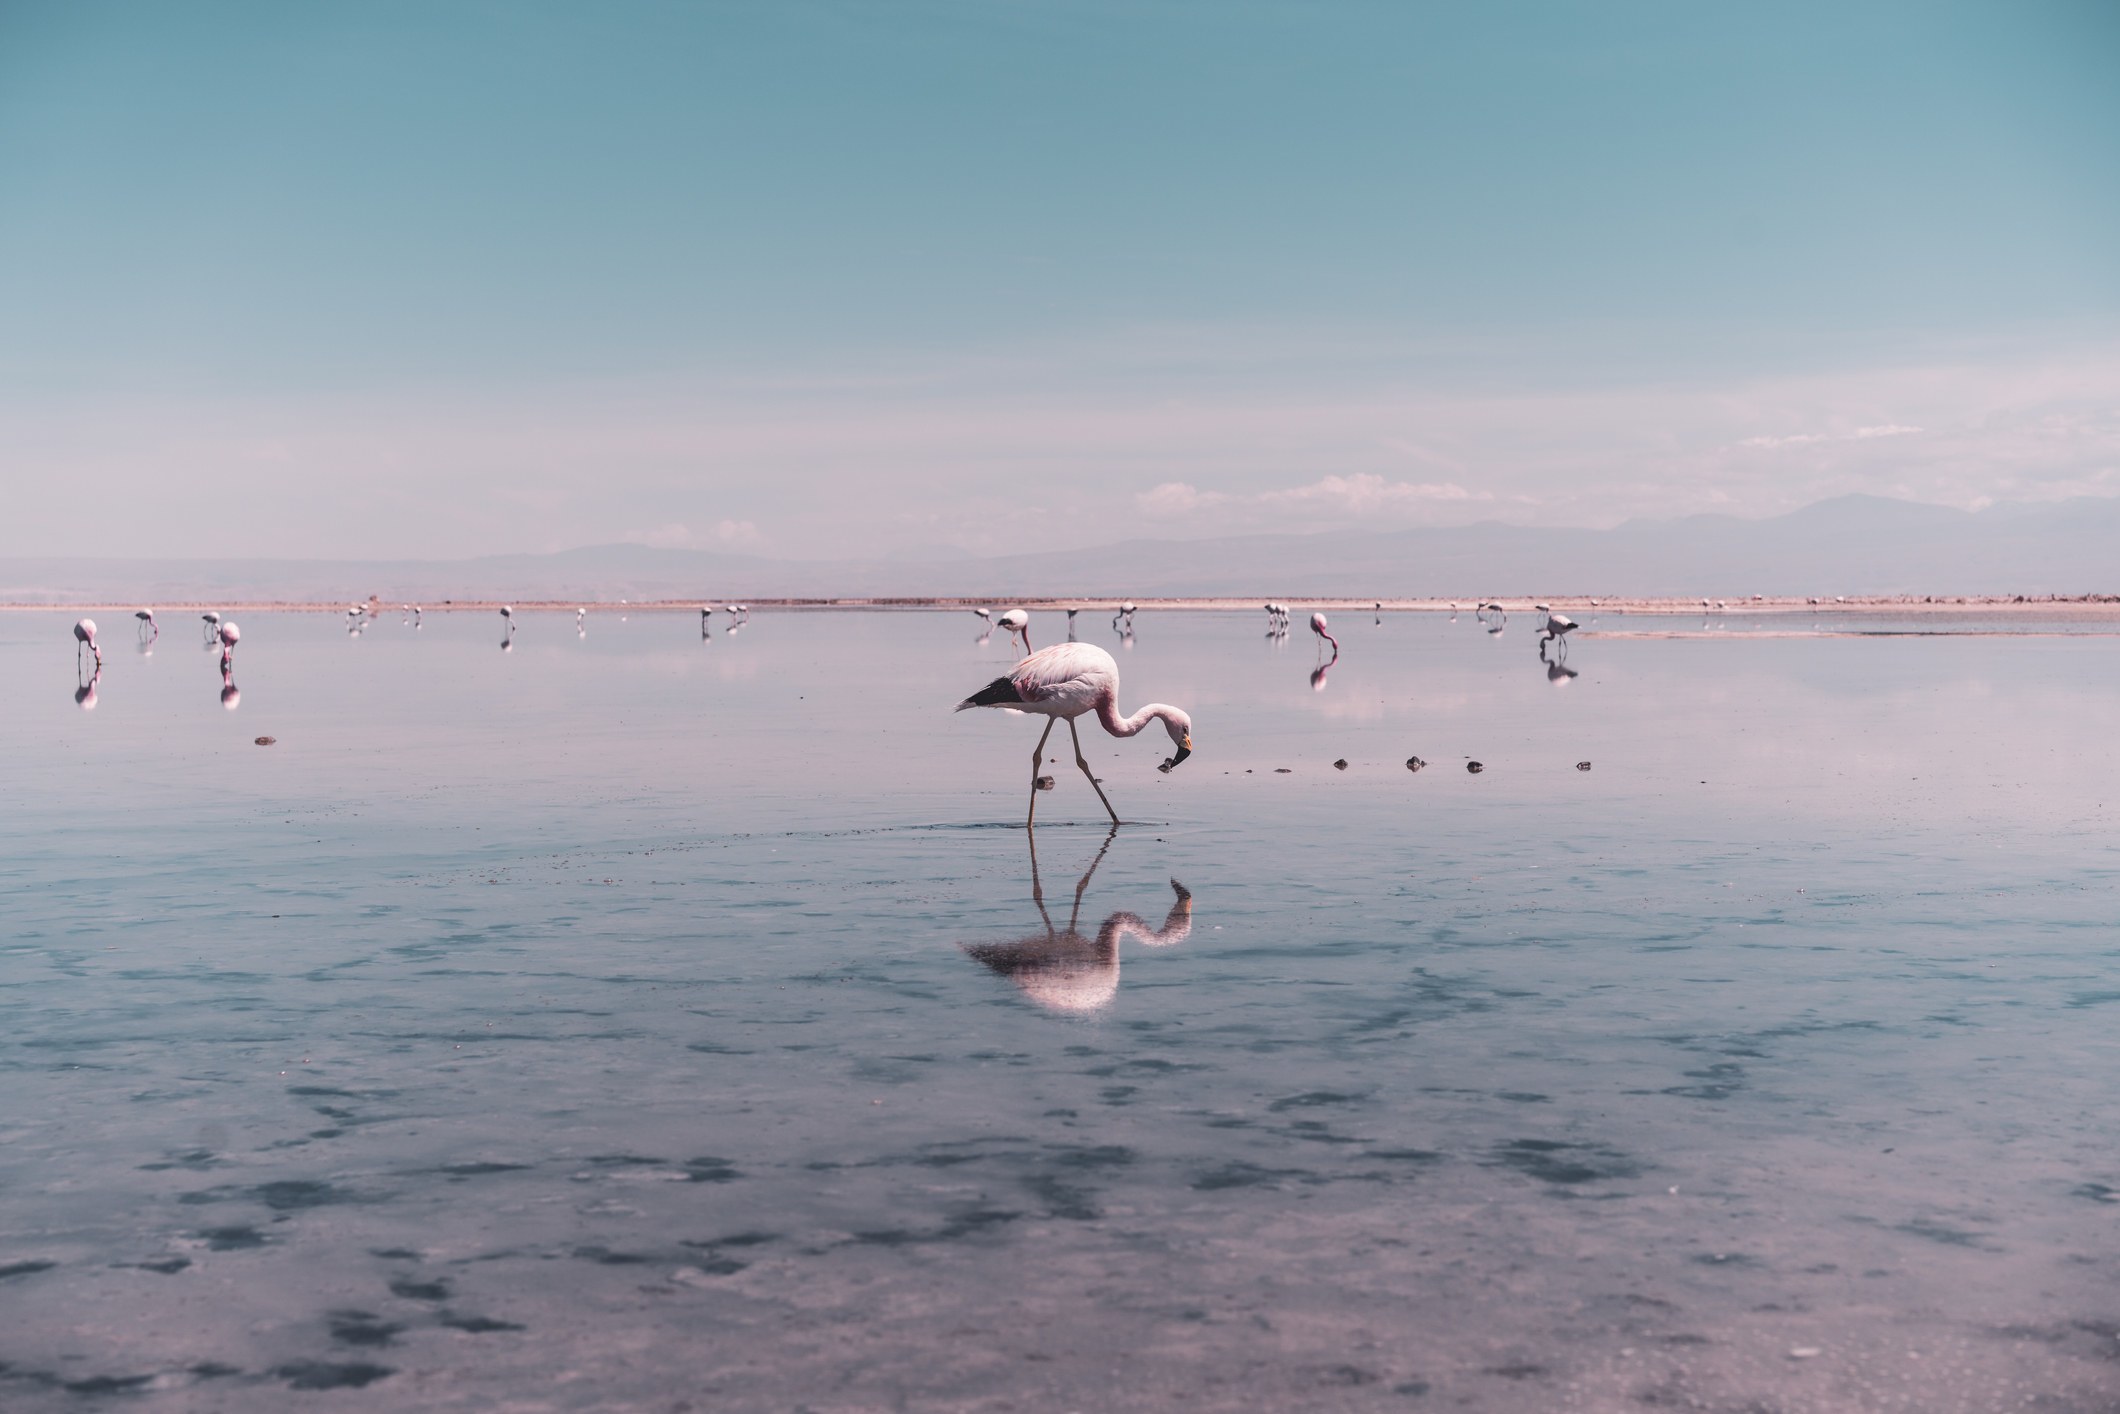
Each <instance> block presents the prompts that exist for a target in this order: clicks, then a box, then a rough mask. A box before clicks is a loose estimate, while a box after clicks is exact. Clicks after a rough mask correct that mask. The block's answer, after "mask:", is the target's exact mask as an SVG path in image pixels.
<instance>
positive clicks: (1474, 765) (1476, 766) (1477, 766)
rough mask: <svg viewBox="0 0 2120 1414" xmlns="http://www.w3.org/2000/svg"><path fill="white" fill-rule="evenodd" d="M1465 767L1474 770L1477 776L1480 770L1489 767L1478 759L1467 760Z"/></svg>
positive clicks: (1473, 772)
mask: <svg viewBox="0 0 2120 1414" xmlns="http://www.w3.org/2000/svg"><path fill="white" fill-rule="evenodd" d="M1465 769H1466V770H1468V771H1470V772H1472V774H1473V775H1475V776H1477V775H1478V774H1479V773H1480V772H1482V771H1484V770H1486V769H1487V768H1486V767H1485V766H1482V765H1481V764H1480V763H1479V762H1477V761H1467V762H1466V763H1465Z"/></svg>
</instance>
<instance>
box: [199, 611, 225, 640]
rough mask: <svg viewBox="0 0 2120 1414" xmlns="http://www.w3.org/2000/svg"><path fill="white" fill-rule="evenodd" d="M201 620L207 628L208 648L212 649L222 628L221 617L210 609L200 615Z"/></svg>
mask: <svg viewBox="0 0 2120 1414" xmlns="http://www.w3.org/2000/svg"><path fill="white" fill-rule="evenodd" d="M199 620H200V622H201V623H203V624H204V625H205V626H206V646H207V647H208V648H211V647H213V645H214V636H215V634H216V633H217V632H218V631H219V630H220V627H221V616H220V615H219V614H217V613H214V612H213V611H212V610H210V609H209V610H208V611H207V612H205V613H203V614H201V615H199Z"/></svg>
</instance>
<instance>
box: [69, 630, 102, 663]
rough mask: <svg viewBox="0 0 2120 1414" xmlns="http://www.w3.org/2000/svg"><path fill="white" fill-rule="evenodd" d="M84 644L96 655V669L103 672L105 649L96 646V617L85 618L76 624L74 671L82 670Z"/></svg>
mask: <svg viewBox="0 0 2120 1414" xmlns="http://www.w3.org/2000/svg"><path fill="white" fill-rule="evenodd" d="M84 645H86V646H87V648H88V651H89V652H91V653H93V654H95V655H96V671H97V672H99V673H100V672H102V671H103V650H102V649H100V648H98V647H96V621H95V620H94V619H83V620H81V622H79V623H77V624H75V625H74V671H76V672H79V671H80V670H81V649H82V647H83V646H84Z"/></svg>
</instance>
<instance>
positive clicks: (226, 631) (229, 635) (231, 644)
mask: <svg viewBox="0 0 2120 1414" xmlns="http://www.w3.org/2000/svg"><path fill="white" fill-rule="evenodd" d="M219 637H220V640H221V673H222V675H223V676H224V677H225V676H226V675H227V673H228V666H229V664H230V663H232V662H234V661H235V653H236V643H237V641H238V640H240V639H241V638H242V637H243V630H241V629H239V628H237V627H236V626H235V624H234V622H233V621H231V622H229V623H225V624H222V625H221V632H220V634H219Z"/></svg>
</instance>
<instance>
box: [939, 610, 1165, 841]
mask: <svg viewBox="0 0 2120 1414" xmlns="http://www.w3.org/2000/svg"><path fill="white" fill-rule="evenodd" d="M1118 698H1119V665H1118V664H1117V663H1116V662H1114V661H1112V655H1111V654H1109V653H1107V652H1105V651H1104V650H1103V649H1102V648H1099V647H1097V646H1095V645H1094V644H1089V643H1056V644H1054V645H1053V646H1052V647H1050V648H1041V649H1039V650H1038V651H1037V652H1036V653H1033V654H1031V655H1030V656H1029V657H1028V658H1025V659H1024V660H1023V661H1022V662H1020V663H1018V664H1017V665H1016V666H1015V667H1013V668H1011V669H1010V670H1009V673H1008V676H1007V677H999V678H995V679H994V680H993V681H992V682H990V683H988V684H987V685H986V686H985V687H983V688H981V689H979V691H977V692H975V693H973V694H972V695H971V696H970V697H967V698H965V699H964V701H962V702H960V703H958V704H957V710H958V711H960V712H962V711H963V710H964V709H965V708H967V707H1008V708H1012V709H1014V710H1015V711H1018V712H1027V713H1032V714H1035V715H1040V716H1043V717H1045V718H1046V723H1045V732H1044V735H1042V736H1040V737H1039V738H1038V745H1037V746H1036V747H1035V748H1033V749H1032V751H1031V808H1030V814H1029V816H1028V817H1027V818H1026V819H1025V821H1024V824H1025V826H1026V827H1029V826H1030V825H1033V824H1035V823H1036V822H1037V818H1038V768H1039V767H1040V766H1042V765H1044V764H1045V743H1046V739H1047V738H1048V737H1050V736H1052V734H1053V724H1054V723H1055V722H1057V721H1061V720H1065V721H1066V722H1067V734H1068V736H1069V737H1070V738H1072V739H1073V741H1074V743H1075V764H1076V765H1077V766H1079V767H1081V768H1082V774H1083V776H1084V777H1085V778H1087V779H1088V781H1089V784H1090V789H1091V790H1094V791H1095V792H1096V793H1097V799H1098V800H1100V801H1103V803H1104V811H1105V813H1106V814H1108V815H1110V816H1111V817H1112V823H1113V824H1114V825H1116V824H1118V823H1119V812H1118V811H1116V810H1114V809H1112V803H1111V801H1110V800H1108V799H1106V798H1105V795H1104V787H1103V786H1101V785H1098V784H1097V778H1096V777H1095V776H1093V775H1091V774H1090V769H1089V762H1088V761H1087V760H1085V759H1084V758H1083V755H1082V737H1081V735H1080V734H1079V733H1078V732H1077V731H1076V730H1075V718H1077V717H1080V716H1082V715H1083V714H1084V713H1086V712H1094V713H1096V714H1097V721H1098V724H1099V725H1101V726H1102V727H1103V728H1104V730H1106V731H1107V732H1110V733H1111V734H1112V735H1113V736H1118V737H1128V736H1136V735H1138V734H1139V733H1140V732H1141V730H1142V729H1143V728H1144V727H1146V726H1147V725H1148V724H1149V723H1150V722H1152V721H1157V720H1161V721H1162V723H1163V729H1164V730H1165V731H1166V732H1168V733H1169V734H1170V739H1171V741H1172V742H1173V743H1175V745H1176V746H1177V752H1176V754H1174V755H1173V756H1172V757H1171V758H1170V759H1169V760H1168V761H1165V762H1164V763H1163V764H1162V765H1161V766H1159V767H1157V768H1156V769H1157V770H1159V771H1166V772H1167V771H1169V770H1171V769H1172V768H1173V767H1175V766H1177V765H1178V764H1179V763H1180V762H1182V761H1184V760H1185V758H1186V757H1188V756H1190V755H1192V718H1191V717H1188V716H1187V715H1185V713H1184V712H1182V711H1180V710H1179V709H1178V708H1176V707H1169V706H1165V705H1164V704H1163V703H1160V702H1151V703H1149V704H1148V705H1147V706H1145V707H1143V708H1141V709H1140V710H1139V711H1137V712H1135V713H1134V714H1133V715H1132V716H1131V717H1124V718H1122V717H1121V716H1120V715H1119V711H1118V707H1117V703H1118Z"/></svg>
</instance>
